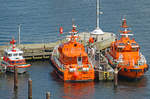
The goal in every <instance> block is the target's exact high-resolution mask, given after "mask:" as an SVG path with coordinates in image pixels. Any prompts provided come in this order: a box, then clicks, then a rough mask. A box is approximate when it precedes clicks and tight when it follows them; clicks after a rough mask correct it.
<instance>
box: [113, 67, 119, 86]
mask: <svg viewBox="0 0 150 99" xmlns="http://www.w3.org/2000/svg"><path fill="white" fill-rule="evenodd" d="M117 86H118V69H117V67H116V68H115V69H114V88H117Z"/></svg>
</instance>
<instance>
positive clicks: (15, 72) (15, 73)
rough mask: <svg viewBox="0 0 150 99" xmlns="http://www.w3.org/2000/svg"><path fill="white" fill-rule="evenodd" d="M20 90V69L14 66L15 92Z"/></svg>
mask: <svg viewBox="0 0 150 99" xmlns="http://www.w3.org/2000/svg"><path fill="white" fill-rule="evenodd" d="M17 89H18V69H17V66H14V90H15V91H16V90H17Z"/></svg>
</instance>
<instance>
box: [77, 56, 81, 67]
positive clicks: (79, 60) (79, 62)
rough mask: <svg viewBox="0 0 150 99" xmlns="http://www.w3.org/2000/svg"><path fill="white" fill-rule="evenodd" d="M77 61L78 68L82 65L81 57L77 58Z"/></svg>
mask: <svg viewBox="0 0 150 99" xmlns="http://www.w3.org/2000/svg"><path fill="white" fill-rule="evenodd" d="M77 60H78V65H79V66H80V65H82V57H78V58H77Z"/></svg>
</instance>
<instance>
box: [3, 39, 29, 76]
mask: <svg viewBox="0 0 150 99" xmlns="http://www.w3.org/2000/svg"><path fill="white" fill-rule="evenodd" d="M15 43H16V41H15V40H14V39H12V40H11V41H10V45H11V46H10V47H9V48H8V49H5V50H4V56H3V58H2V61H1V65H2V66H3V67H6V71H8V72H14V66H16V68H17V72H18V73H24V72H26V71H27V70H26V68H28V67H30V66H31V64H27V63H26V61H25V59H24V58H23V56H22V55H23V51H21V50H20V49H19V48H16V46H15Z"/></svg>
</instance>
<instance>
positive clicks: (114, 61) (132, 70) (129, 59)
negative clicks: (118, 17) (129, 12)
mask: <svg viewBox="0 0 150 99" xmlns="http://www.w3.org/2000/svg"><path fill="white" fill-rule="evenodd" d="M121 28H122V30H121V31H120V36H121V37H120V39H116V41H114V42H112V44H111V46H110V49H107V51H106V53H105V55H106V57H107V59H108V62H109V64H110V65H111V66H112V67H113V68H116V67H117V68H118V70H119V72H118V75H119V76H120V77H125V78H129V79H138V78H141V77H142V76H143V75H144V73H145V72H146V71H147V70H148V64H147V63H146V59H145V57H144V56H143V55H142V53H141V52H140V46H139V44H138V43H137V42H136V41H135V40H134V39H131V38H130V37H129V36H132V35H133V34H129V33H130V32H131V31H130V30H129V29H128V26H127V22H126V19H125V18H124V19H122V26H121Z"/></svg>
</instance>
